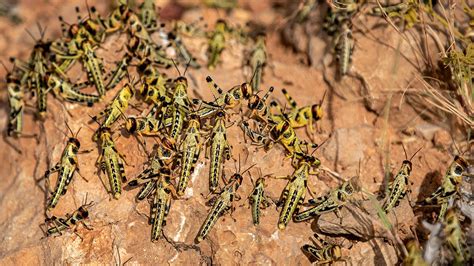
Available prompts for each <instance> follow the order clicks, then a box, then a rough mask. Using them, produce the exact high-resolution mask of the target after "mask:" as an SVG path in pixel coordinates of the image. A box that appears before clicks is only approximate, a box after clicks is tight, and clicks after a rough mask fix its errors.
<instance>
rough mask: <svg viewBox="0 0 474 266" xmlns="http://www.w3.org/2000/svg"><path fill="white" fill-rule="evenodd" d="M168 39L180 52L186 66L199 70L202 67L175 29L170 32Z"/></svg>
mask: <svg viewBox="0 0 474 266" xmlns="http://www.w3.org/2000/svg"><path fill="white" fill-rule="evenodd" d="M167 38H168V39H169V40H171V43H172V44H173V46H174V47H175V49H176V50H177V52H178V55H179V57H180V58H181V59H182V61H183V62H184V63H186V64H189V66H190V67H192V68H195V69H199V68H200V67H201V65H199V63H198V62H197V61H196V58H195V57H193V55H192V54H191V52H190V51H189V49H188V48H187V47H186V45H184V43H183V40H182V39H181V36H180V34H179V31H178V30H177V29H176V28H175V30H174V31H172V32H169V33H168V36H167Z"/></svg>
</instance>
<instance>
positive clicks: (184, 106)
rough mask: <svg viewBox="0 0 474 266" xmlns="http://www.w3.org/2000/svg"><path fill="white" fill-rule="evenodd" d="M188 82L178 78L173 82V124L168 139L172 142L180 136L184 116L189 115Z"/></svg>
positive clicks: (181, 77) (184, 119) (183, 78)
mask: <svg viewBox="0 0 474 266" xmlns="http://www.w3.org/2000/svg"><path fill="white" fill-rule="evenodd" d="M187 88H188V80H187V79H186V78H185V77H183V76H180V77H178V78H177V79H176V80H175V85H174V91H173V100H172V110H173V118H172V120H173V122H172V125H171V133H170V137H171V138H172V139H173V140H175V141H176V140H177V139H178V136H179V135H180V134H181V132H182V130H183V126H184V122H185V121H186V114H187V113H189V108H190V106H191V102H190V100H189V98H188V91H187Z"/></svg>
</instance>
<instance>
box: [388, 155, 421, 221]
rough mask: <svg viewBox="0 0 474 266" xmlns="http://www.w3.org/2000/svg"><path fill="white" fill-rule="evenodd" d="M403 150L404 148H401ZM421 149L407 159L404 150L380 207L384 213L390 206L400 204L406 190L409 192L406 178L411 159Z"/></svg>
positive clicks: (390, 208) (409, 171) (408, 175)
mask: <svg viewBox="0 0 474 266" xmlns="http://www.w3.org/2000/svg"><path fill="white" fill-rule="evenodd" d="M403 150H404V151H405V148H403ZM420 150H421V148H420V149H419V150H418V151H416V152H415V154H413V156H412V157H411V158H410V160H408V159H407V158H406V152H405V160H404V161H403V163H402V166H401V167H400V170H399V171H398V174H397V175H396V176H395V178H394V180H393V181H392V182H390V184H389V185H388V193H389V194H388V197H387V198H386V200H385V202H384V204H383V206H382V209H383V210H384V211H385V213H388V212H390V210H392V208H395V207H397V206H398V204H400V200H402V199H403V198H404V197H405V195H406V193H407V192H410V188H409V187H408V186H409V185H408V178H409V177H410V174H411V171H412V163H411V160H412V159H413V157H414V156H415V155H416V154H417V153H418V152H419V151H420Z"/></svg>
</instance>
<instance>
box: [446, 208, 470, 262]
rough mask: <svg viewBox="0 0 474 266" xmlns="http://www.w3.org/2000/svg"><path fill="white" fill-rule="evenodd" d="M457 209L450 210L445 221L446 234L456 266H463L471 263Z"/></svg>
mask: <svg viewBox="0 0 474 266" xmlns="http://www.w3.org/2000/svg"><path fill="white" fill-rule="evenodd" d="M458 215H459V214H458V212H457V211H456V209H449V210H448V211H447V212H446V217H445V220H444V226H445V227H444V233H445V235H446V242H447V245H448V247H449V249H450V250H451V251H452V252H453V255H454V265H463V264H464V263H466V262H469V261H470V256H471V255H470V253H469V247H468V246H467V241H466V237H465V235H464V232H463V230H462V227H461V223H460V222H459V218H458Z"/></svg>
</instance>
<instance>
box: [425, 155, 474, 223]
mask: <svg viewBox="0 0 474 266" xmlns="http://www.w3.org/2000/svg"><path fill="white" fill-rule="evenodd" d="M467 167H468V163H467V161H466V160H465V159H463V158H462V157H460V156H457V155H456V156H455V157H454V161H453V162H452V163H451V165H450V166H449V167H448V169H447V170H446V174H445V175H444V177H443V181H442V183H441V186H440V187H438V189H436V190H435V191H434V192H433V193H432V194H431V195H430V196H429V197H428V198H426V199H424V200H423V201H421V202H419V203H422V204H433V203H434V204H437V205H440V206H441V210H440V212H439V214H438V221H442V220H443V218H444V215H445V213H446V210H447V209H448V205H449V201H450V200H452V199H455V198H456V197H457V196H458V192H459V191H458V187H459V184H460V183H461V182H462V175H463V173H464V172H465V171H466V169H467Z"/></svg>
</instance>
